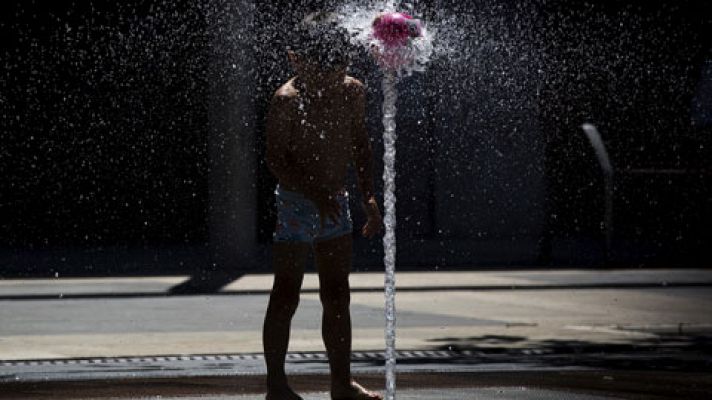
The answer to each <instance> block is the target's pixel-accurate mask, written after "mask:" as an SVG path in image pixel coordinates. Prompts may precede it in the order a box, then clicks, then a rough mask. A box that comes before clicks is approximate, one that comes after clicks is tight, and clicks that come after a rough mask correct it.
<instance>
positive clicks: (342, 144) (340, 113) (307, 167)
mask: <svg viewBox="0 0 712 400" xmlns="http://www.w3.org/2000/svg"><path fill="white" fill-rule="evenodd" d="M352 81H353V78H350V77H346V79H345V80H344V84H343V88H342V90H338V91H334V92H332V93H325V94H324V95H322V96H321V97H319V96H315V95H313V94H310V95H307V94H306V93H305V91H304V90H303V89H302V90H300V84H299V81H298V78H293V79H291V80H290V81H289V82H287V83H286V84H285V85H284V86H283V88H282V89H281V90H284V91H285V92H286V93H288V95H289V96H290V98H292V99H293V102H292V104H293V107H292V116H291V118H290V119H291V120H292V129H290V131H289V137H288V138H286V140H288V142H289V157H291V159H292V161H293V162H294V163H295V164H297V165H298V166H300V167H301V168H302V170H303V171H305V173H306V174H308V177H309V178H310V179H313V180H314V181H315V183H317V184H319V185H321V186H323V187H324V188H325V189H328V190H330V191H338V190H339V189H341V188H343V187H344V183H345V182H344V181H345V179H346V173H347V169H348V166H349V164H350V163H351V154H352V151H351V150H352V140H351V137H352V125H353V123H354V120H353V117H352V115H353V114H354V113H353V106H354V102H353V99H352V98H351V96H350V90H349V89H350V88H349V85H350V84H351V83H352ZM285 189H287V190H294V189H295V188H290V187H288V186H285Z"/></svg>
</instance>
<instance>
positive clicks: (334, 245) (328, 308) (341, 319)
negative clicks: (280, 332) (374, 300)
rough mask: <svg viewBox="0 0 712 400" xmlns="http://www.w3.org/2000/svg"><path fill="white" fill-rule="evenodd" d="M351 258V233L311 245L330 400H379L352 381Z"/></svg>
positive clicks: (374, 394) (376, 395) (376, 396)
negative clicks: (320, 312) (329, 375)
mask: <svg viewBox="0 0 712 400" xmlns="http://www.w3.org/2000/svg"><path fill="white" fill-rule="evenodd" d="M351 256H352V239H351V234H347V235H344V236H340V237H338V238H335V239H330V240H325V241H321V242H317V243H315V244H314V259H315V262H316V266H317V269H318V271H319V297H320V299H321V303H322V306H323V308H324V313H323V316H322V323H321V332H322V337H323V339H324V345H325V347H326V351H327V354H328V356H329V366H330V368H331V393H332V398H334V399H339V398H344V399H380V398H382V397H380V396H379V395H378V394H376V393H370V392H368V391H367V390H365V389H363V388H362V387H360V386H359V385H357V384H356V383H354V382H353V381H352V379H351V314H350V311H349V303H350V300H351V293H350V288H349V273H350V272H351Z"/></svg>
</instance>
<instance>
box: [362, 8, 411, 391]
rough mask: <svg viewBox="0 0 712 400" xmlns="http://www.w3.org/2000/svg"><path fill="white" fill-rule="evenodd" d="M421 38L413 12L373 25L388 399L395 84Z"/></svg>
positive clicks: (391, 382) (392, 382)
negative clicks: (378, 77) (379, 99)
mask: <svg viewBox="0 0 712 400" xmlns="http://www.w3.org/2000/svg"><path fill="white" fill-rule="evenodd" d="M420 37H422V26H421V23H420V21H419V20H417V19H414V18H413V17H411V16H410V15H407V14H404V13H398V12H388V13H383V14H380V15H378V16H377V17H376V18H375V19H374V20H373V23H372V27H371V43H370V46H371V54H372V55H373V56H374V58H375V59H376V62H377V63H378V65H379V66H380V67H381V69H382V70H383V83H382V88H383V128H384V130H383V146H384V152H383V201H384V210H385V217H384V224H385V226H386V233H385V235H384V237H383V249H384V263H385V271H386V273H385V281H384V291H385V300H386V305H385V309H386V312H385V314H386V330H385V336H386V355H385V361H386V363H385V364H386V400H394V399H395V391H396V355H395V352H396V306H395V290H396V288H395V284H396V282H395V266H396V233H395V230H396V194H395V189H396V188H395V186H396V185H395V177H396V172H395V162H396V136H397V135H396V121H395V118H396V110H397V108H396V99H397V98H398V92H397V90H396V83H397V82H398V79H399V77H400V74H401V71H403V70H404V69H405V68H408V67H409V66H411V65H413V64H414V63H415V60H416V59H417V47H416V46H413V44H414V41H415V40H417V39H418V38H420Z"/></svg>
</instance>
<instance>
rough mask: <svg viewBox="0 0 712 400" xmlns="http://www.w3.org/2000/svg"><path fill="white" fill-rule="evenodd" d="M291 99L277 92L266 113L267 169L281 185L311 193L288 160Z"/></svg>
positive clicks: (291, 119)
mask: <svg viewBox="0 0 712 400" xmlns="http://www.w3.org/2000/svg"><path fill="white" fill-rule="evenodd" d="M291 102H292V99H291V98H290V97H289V96H287V95H285V94H281V93H279V92H277V93H275V95H274V96H273V97H272V102H271V104H270V107H269V111H268V112H267V127H266V135H267V154H266V158H267V168H269V170H270V171H271V172H272V174H273V175H274V176H275V177H276V178H277V179H278V180H279V181H280V182H281V183H282V184H283V185H286V186H289V187H292V188H295V189H297V190H298V191H300V192H301V193H304V194H307V193H311V192H312V190H313V188H312V187H311V185H309V183H308V182H306V181H305V178H306V177H305V174H304V173H303V171H302V170H301V168H299V166H298V165H296V164H295V163H294V162H292V161H291V160H289V158H288V154H289V151H288V150H289V136H290V133H291V130H292V126H293V123H294V121H293V116H292V112H293V110H292V106H291Z"/></svg>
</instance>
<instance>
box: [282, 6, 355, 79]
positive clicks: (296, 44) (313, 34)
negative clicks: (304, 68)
mask: <svg viewBox="0 0 712 400" xmlns="http://www.w3.org/2000/svg"><path fill="white" fill-rule="evenodd" d="M350 45H351V44H350V35H349V32H348V31H347V30H346V29H345V28H343V27H342V26H340V25H339V22H338V16H337V15H336V14H334V13H331V12H325V11H317V12H313V13H310V14H308V15H307V16H306V17H304V19H303V20H302V21H301V22H299V23H298V24H297V26H296V27H295V29H294V34H293V39H292V43H291V44H290V45H289V46H288V48H289V49H290V50H292V51H294V52H295V53H296V54H297V55H298V56H300V57H303V58H304V59H306V60H307V61H309V62H312V63H315V64H318V65H319V66H320V67H322V68H327V69H328V68H333V67H339V66H344V65H346V64H348V63H349V59H350V57H349V53H350Z"/></svg>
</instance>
